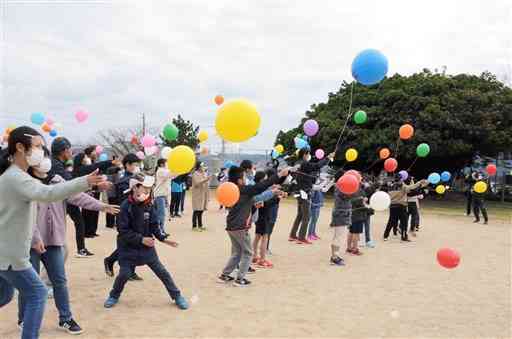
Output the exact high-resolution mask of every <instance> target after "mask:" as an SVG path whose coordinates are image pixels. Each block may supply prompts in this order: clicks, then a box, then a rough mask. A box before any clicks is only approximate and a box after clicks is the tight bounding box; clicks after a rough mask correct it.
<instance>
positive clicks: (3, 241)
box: [0, 126, 105, 339]
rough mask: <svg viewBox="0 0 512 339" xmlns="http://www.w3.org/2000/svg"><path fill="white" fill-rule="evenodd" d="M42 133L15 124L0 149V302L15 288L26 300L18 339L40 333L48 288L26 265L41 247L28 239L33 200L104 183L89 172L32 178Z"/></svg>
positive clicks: (62, 196) (59, 196) (5, 301)
mask: <svg viewBox="0 0 512 339" xmlns="http://www.w3.org/2000/svg"><path fill="white" fill-rule="evenodd" d="M43 144H44V141H43V138H42V137H41V135H40V134H39V133H38V132H37V131H35V130H34V129H32V128H30V127H26V126H23V127H18V128H16V129H14V130H13V131H12V132H11V133H10V135H9V139H8V148H7V150H6V151H3V152H2V154H0V196H2V197H7V196H8V197H9V199H0V307H1V306H4V305H6V304H8V303H9V302H10V301H11V300H12V297H13V294H14V288H16V289H17V290H18V291H19V294H20V296H21V297H23V298H24V299H25V300H26V303H25V305H24V309H23V310H24V315H23V330H22V339H34V338H38V337H39V328H40V327H41V322H42V319H43V314H44V307H45V304H46V299H47V289H46V286H45V285H44V283H43V282H42V281H41V279H40V278H39V275H38V274H37V272H36V271H35V270H34V268H33V267H32V265H31V264H30V260H29V258H30V255H29V253H30V248H31V247H32V248H34V249H35V250H37V251H39V252H43V251H44V244H43V243H42V241H37V242H35V243H33V244H32V246H31V240H32V226H33V221H34V219H33V216H34V213H33V212H34V211H33V204H32V202H33V201H42V202H43V201H45V202H53V201H60V200H62V199H65V198H67V197H69V196H72V195H74V194H77V193H80V192H84V191H86V190H88V189H89V188H90V187H92V186H94V185H98V184H103V183H104V182H105V181H104V178H103V177H102V176H99V175H97V172H94V173H92V174H90V175H88V176H86V177H80V178H76V179H74V180H71V181H68V182H65V183H59V184H56V185H50V186H47V185H44V184H42V183H41V182H39V180H37V179H35V178H33V177H31V176H30V175H29V174H28V173H27V170H28V168H29V167H38V166H40V165H41V163H42V161H43V159H44V151H43Z"/></svg>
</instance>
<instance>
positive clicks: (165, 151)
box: [160, 146, 172, 159]
mask: <svg viewBox="0 0 512 339" xmlns="http://www.w3.org/2000/svg"><path fill="white" fill-rule="evenodd" d="M171 151H172V148H170V147H168V146H165V147H164V148H162V152H161V153H160V155H161V156H162V158H164V159H167V158H168V157H169V154H170V153H171Z"/></svg>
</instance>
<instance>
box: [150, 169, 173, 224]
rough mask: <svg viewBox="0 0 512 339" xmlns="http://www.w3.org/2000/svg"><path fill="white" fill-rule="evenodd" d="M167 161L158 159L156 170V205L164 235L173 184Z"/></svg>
mask: <svg viewBox="0 0 512 339" xmlns="http://www.w3.org/2000/svg"><path fill="white" fill-rule="evenodd" d="M166 163H167V160H165V159H158V161H157V164H156V169H155V176H156V183H155V191H154V192H155V205H156V211H157V216H158V225H159V227H160V229H161V230H162V232H163V233H166V232H165V210H166V206H167V205H168V201H167V197H168V196H169V193H170V192H169V184H170V183H171V179H172V175H171V173H170V172H169V170H168V169H167V168H165V164H166Z"/></svg>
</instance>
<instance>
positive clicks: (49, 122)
mask: <svg viewBox="0 0 512 339" xmlns="http://www.w3.org/2000/svg"><path fill="white" fill-rule="evenodd" d="M46 123H47V124H48V125H50V126H53V124H54V123H55V120H54V119H53V118H52V117H48V118H46Z"/></svg>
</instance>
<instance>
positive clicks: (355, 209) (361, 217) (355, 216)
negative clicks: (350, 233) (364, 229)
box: [350, 190, 371, 223]
mask: <svg viewBox="0 0 512 339" xmlns="http://www.w3.org/2000/svg"><path fill="white" fill-rule="evenodd" d="M364 198H365V196H364V194H363V192H362V191H361V190H359V191H358V192H357V193H355V194H353V195H352V196H351V198H350V202H351V204H352V223H355V222H361V221H366V219H367V218H368V214H369V213H370V211H371V209H370V208H369V207H367V206H366V205H365V203H364Z"/></svg>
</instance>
